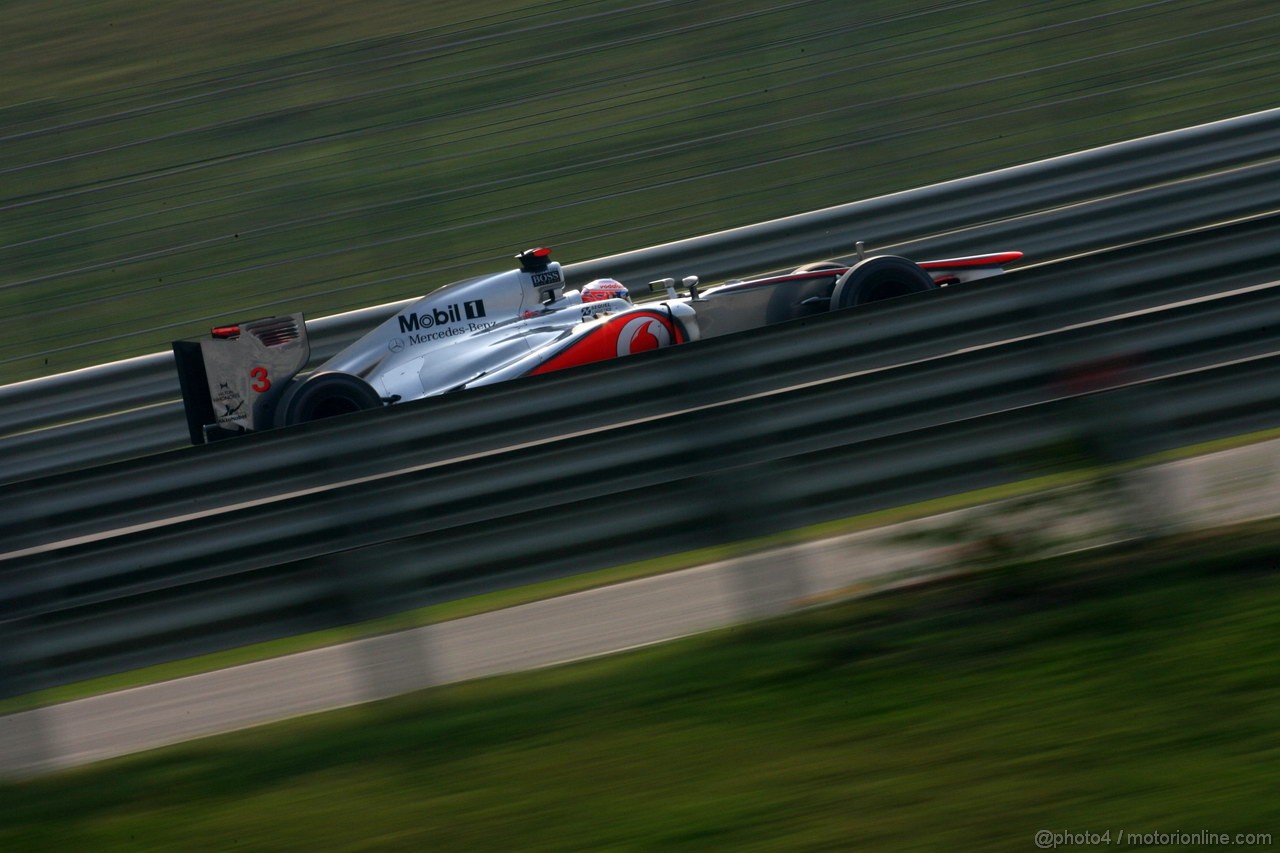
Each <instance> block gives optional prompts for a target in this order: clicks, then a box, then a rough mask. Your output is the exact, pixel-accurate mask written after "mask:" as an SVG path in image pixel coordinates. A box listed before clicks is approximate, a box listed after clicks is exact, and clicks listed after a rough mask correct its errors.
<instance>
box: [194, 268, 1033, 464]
mask: <svg viewBox="0 0 1280 853" xmlns="http://www.w3.org/2000/svg"><path fill="white" fill-rule="evenodd" d="M858 251H859V258H860V260H859V261H857V262H856V263H854V264H853V265H852V266H849V265H847V264H840V263H834V262H821V263H815V264H809V265H806V266H802V267H800V268H799V269H797V270H795V271H793V272H791V273H787V274H785V275H773V276H768V277H764V278H756V279H749V280H745V281H729V282H726V283H725V284H722V285H718V286H716V287H712V288H708V289H706V290H701V289H700V288H699V282H698V280H697V278H696V277H694V276H690V277H688V278H685V279H684V280H683V281H682V282H681V283H680V284H681V288H680V289H681V290H682V291H683V292H684V294H685V295H683V296H682V295H680V293H679V292H678V290H677V285H676V282H675V281H674V280H673V279H663V280H662V281H657V282H652V283H651V284H650V289H651V290H652V291H658V292H665V298H659V299H656V300H653V301H649V302H644V303H640V304H636V303H634V302H633V301H632V299H631V294H630V293H629V291H628V290H627V288H626V287H625V286H624V285H622V284H621V283H620V282H617V281H614V280H612V279H597V280H595V281H593V282H591V283H589V284H587V285H585V286H583V287H582V288H581V289H579V290H568V289H566V287H565V280H564V276H563V273H562V272H561V269H560V264H559V263H558V262H556V261H553V260H551V257H550V255H551V252H550V250H549V249H542V248H540V249H530V250H528V251H525V252H522V253H520V254H519V255H517V256H516V257H517V259H518V260H519V261H520V267H519V269H514V270H510V271H508V272H503V273H498V274H496V275H488V276H481V277H478V278H472V279H468V280H466V281H460V282H457V283H455V284H450V285H447V286H445V287H442V288H440V289H439V290H436V291H434V292H432V293H430V294H428V295H427V296H424V297H422V298H421V299H419V300H418V301H416V302H414V303H412V304H411V305H409V306H408V307H406V308H404V309H402V310H401V311H399V312H398V313H397V314H396V315H395V316H393V317H391V318H390V319H388V320H386V321H385V322H383V323H382V324H381V325H379V326H378V327H377V328H375V329H373V330H372V331H370V332H369V333H368V334H366V335H364V336H363V337H361V338H360V339H359V340H357V341H355V342H354V343H352V344H351V345H349V346H348V347H346V348H345V349H344V350H342V351H341V352H339V353H338V354H337V355H335V356H334V357H333V358H331V359H329V360H328V361H327V362H325V363H324V364H322V365H321V366H320V367H319V369H317V370H315V371H313V372H312V373H310V374H308V375H306V376H305V377H300V376H299V375H298V374H299V372H300V371H301V370H302V369H303V367H305V366H306V364H307V361H308V359H309V358H310V346H309V344H308V342H307V334H306V326H305V324H304V322H303V318H302V315H301V314H291V315H285V316H277V317H268V318H265V319H260V320H253V321H250V322H245V323H239V324H235V325H227V326H220V327H218V328H215V329H213V330H212V331H211V333H210V335H209V337H208V338H205V339H203V340H200V341H175V342H174V345H173V348H174V355H175V358H176V361H177V365H178V375H179V379H180V380H181V384H182V395H183V400H184V402H185V404H186V412H187V423H188V426H189V428H190V432H191V440H192V441H193V442H194V443H197V444H202V443H205V442H207V441H211V440H214V439H218V438H225V437H229V436H232V435H238V434H240V433H243V432H247V431H251V430H262V429H267V428H271V427H279V426H290V425H293V424H299V423H305V422H307V421H313V420H317V419H319V418H325V417H331V416H334V415H340V414H346V413H350V412H357V411H362V410H365V409H374V408H378V407H380V406H385V405H392V404H394V403H397V402H400V401H404V400H416V399H418V398H420V397H428V396H431V395H435V394H443V393H446V392H449V391H458V390H462V389H464V388H473V387H477V386H480V385H489V384H492V383H494V382H503V381H505V380H508V379H514V378H516V377H520V376H533V375H536V374H540V373H549V372H551V371H554V370H561V369H563V368H566V367H574V366H576V365H580V364H588V363H590V362H595V361H602V360H604V359H611V358H618V357H620V356H624V355H630V354H632V353H638V352H643V351H645V350H651V349H658V348H660V347H666V346H672V345H674V344H683V343H686V342H689V341H697V340H700V339H703V338H710V337H716V336H719V335H725V334H730V333H733V332H741V331H745V330H749V329H755V328H759V327H761V326H766V325H770V324H773V323H781V322H785V321H787V320H794V319H797V318H800V317H806V316H810V315H813V314H819V313H822V312H825V311H830V310H834V309H840V308H849V307H854V306H858V305H865V304H867V303H870V302H877V301H880V300H883V299H891V298H894V297H897V296H905V295H909V294H912V293H919V292H921V291H925V290H931V289H933V288H936V287H942V286H946V285H948V284H953V283H957V282H961V281H968V280H972V279H978V278H985V277H988V276H993V275H999V274H1000V273H1002V272H1003V271H1004V265H1005V264H1007V263H1010V262H1012V261H1016V260H1017V259H1019V258H1021V257H1022V253H1021V252H1001V253H998V254H990V255H978V256H972V257H964V258H950V259H947V260H940V261H926V262H921V263H915V262H913V261H909V260H907V259H906V258H901V257H897V256H894V255H880V256H876V257H862V254H863V253H862V248H861V244H859V247H858Z"/></svg>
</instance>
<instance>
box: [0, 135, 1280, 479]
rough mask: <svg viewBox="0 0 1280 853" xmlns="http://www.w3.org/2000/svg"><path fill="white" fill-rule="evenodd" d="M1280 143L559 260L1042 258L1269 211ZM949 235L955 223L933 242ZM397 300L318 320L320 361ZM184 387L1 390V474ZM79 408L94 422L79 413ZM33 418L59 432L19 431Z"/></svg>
mask: <svg viewBox="0 0 1280 853" xmlns="http://www.w3.org/2000/svg"><path fill="white" fill-rule="evenodd" d="M1278 146H1280V110H1269V111H1266V112H1261V113H1256V114H1253V115H1248V116H1243V117H1240V118H1236V119H1229V120H1226V121H1220V122H1214V123H1211V124H1206V125H1202V126H1198V127H1193V128H1188V129H1185V130H1180V131H1173V132H1170V133H1164V134H1158V135H1156V136H1151V137H1146V138H1143V139H1138V140H1132V141H1128V142H1122V143H1117V144H1115V145H1109V146H1104V147H1102V148H1097V149H1092V150H1090V151H1085V152H1080V153H1077V154H1071V155H1066V156H1063V157H1058V158H1054V159H1051V160H1047V161H1043V162H1038V163H1032V164H1027V165H1024V166H1017V167H1012V168H1009V169H1003V170H1000V171H997V172H991V173H988V174H985V175H979V176H976V177H971V178H965V179H961V180H956V181H949V182H946V183H942V184H937V185H934V186H929V187H923V188H920V189H916V190H909V191H906V192H902V193H895V194H892V195H888V196H883V197H880V198H876V199H871V200H868V201H862V202H855V203H852V204H847V205H841V206H838V207H833V208H828V209H826V210H820V211H813V212H810V213H805V214H799V215H796V216H791V217H786V218H783V219H778V220H774V221H771V222H766V223H761V224H758V225H752V226H746V227H743V228H737V229H732V230H729V231H724V232H720V233H717V234H711V235H706V236H703V237H697V238H692V239H689V240H682V241H677V242H674V243H669V244H665V245H662V246H657V247H652V248H649V249H642V250H638V251H634V252H627V253H623V254H619V255H613V256H609V257H606V258H600V259H597V260H593V261H588V262H584V263H578V264H570V265H567V266H566V268H565V269H566V273H567V275H568V276H569V277H570V279H571V280H580V281H586V280H588V279H590V278H594V277H597V276H599V275H605V274H607V275H612V276H614V277H619V278H622V279H624V280H629V281H648V280H651V279H654V278H659V277H662V276H664V275H669V274H681V275H683V274H687V273H689V272H697V273H698V274H700V275H702V276H703V277H704V278H707V279H713V278H717V277H722V276H725V275H731V274H744V273H748V272H752V271H759V270H764V269H769V268H774V267H778V266H781V265H784V264H789V263H796V262H801V261H807V260H813V259H815V258H819V257H826V256H839V255H841V254H845V253H847V252H848V251H849V249H850V245H851V243H852V241H853V240H854V239H855V238H856V239H862V240H865V241H867V242H868V243H869V244H872V245H876V246H889V245H892V246H899V247H912V250H913V251H916V250H918V251H920V252H926V251H928V252H933V251H936V252H939V253H945V254H950V253H953V252H960V253H962V252H965V251H971V250H976V249H975V248H974V247H975V246H977V248H983V247H984V246H988V245H989V244H990V245H994V242H993V241H1004V240H1009V241H1016V242H1018V243H1019V245H1018V246H1016V247H1015V248H1019V249H1021V250H1023V251H1029V253H1030V254H1032V255H1034V256H1038V257H1045V256H1048V255H1054V254H1065V253H1070V252H1076V251H1084V250H1088V249H1094V248H1100V247H1102V246H1104V245H1115V244H1116V243H1117V242H1123V241H1124V240H1131V239H1140V238H1142V237H1149V236H1152V235H1153V234H1156V233H1167V232H1168V231H1170V230H1174V229H1177V228H1182V227H1192V226H1195V225H1204V224H1207V223H1209V222H1212V221H1215V220H1216V219H1220V218H1222V217H1223V216H1225V215H1242V214H1247V213H1253V212H1258V211H1261V210H1263V209H1266V206H1267V205H1273V204H1274V198H1273V197H1271V194H1270V193H1269V191H1267V189H1266V188H1267V187H1268V186H1269V185H1272V184H1273V183H1274V181H1275V179H1276V177H1277V175H1276V172H1277V165H1276V163H1274V162H1272V160H1271V159H1269V158H1273V157H1274V152H1275V151H1276V150H1277V147H1278ZM1209 172H1217V173H1221V174H1206V173H1209ZM1181 182H1189V183H1186V184H1183V183H1181ZM1083 202H1092V204H1089V205H1085V206H1084V207H1076V205H1080V204H1081V203H1083ZM1157 212H1158V213H1157ZM1028 214H1034V215H1033V216H1030V217H1029V218H1027V219H1026V221H1011V219H1013V218H1016V217H1023V216H1027V215H1028ZM993 220H996V221H993ZM940 231H952V232H955V231H961V232H962V233H957V234H953V235H951V236H949V237H943V238H938V237H928V235H931V234H936V233H938V232H940ZM403 304H404V302H398V303H391V304H388V305H382V306H374V307H371V308H366V309H361V310H360V311H355V312H349V313H347V314H342V315H337V316H334V317H327V318H321V319H319V320H315V321H312V322H311V323H309V324H308V327H309V330H310V332H311V337H312V340H313V343H314V345H315V355H316V358H317V360H318V359H323V358H326V357H328V355H329V354H331V353H332V352H334V351H336V350H337V349H338V348H339V347H340V346H341V345H343V344H344V343H346V342H347V341H349V340H351V339H352V338H354V337H355V336H356V335H357V334H359V333H360V332H362V331H363V330H365V329H368V328H371V327H372V326H373V325H374V324H375V323H376V322H377V321H378V320H380V319H381V318H383V317H385V316H387V315H389V314H390V313H392V312H393V311H394V310H396V308H397V307H398V306H400V305H403ZM177 396H178V391H177V383H176V379H175V378H174V374H173V369H172V358H171V356H170V354H168V353H156V354H153V355H148V356H141V357H138V358H134V359H128V360H125V361H121V362H115V363H112V364H106V365H99V366H97V367H91V368H85V369H83V370H78V371H72V372H70V373H65V374H60V375H58V376H52V377H48V378H45V379H37V380H30V381H28V382H20V383H15V384H12V385H8V386H3V387H0V436H4V437H3V438H0V452H3V453H4V455H5V457H7V458H8V459H10V460H13V462H14V464H13V468H12V469H11V470H10V469H8V466H6V469H4V470H0V480H3V481H13V480H17V479H21V478H22V477H25V476H36V475H39V474H43V473H46V472H48V471H50V470H57V469H59V468H68V467H72V466H75V465H86V464H97V463H99V462H101V461H105V460H107V459H111V458H121V457H124V456H128V455H138V454H142V453H148V452H154V451H156V450H158V449H163V448H166V447H175V446H179V445H180V444H181V443H182V442H183V440H184V436H185V432H184V426H183V421H182V419H181V417H180V416H179V415H178V413H179V411H180V409H179V407H178V406H177V405H176V404H174V403H172V401H173V400H175V399H176V398H177ZM140 409H141V411H139V410H140ZM85 419H98V420H96V421H90V422H88V423H73V422H77V421H83V420H85ZM69 423H71V424H72V425H70V426H60V425H64V424H69ZM37 429H49V430H50V433H49V434H48V435H43V436H30V435H22V433H25V432H27V431H30V430H37Z"/></svg>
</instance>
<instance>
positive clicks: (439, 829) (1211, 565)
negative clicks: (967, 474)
mask: <svg viewBox="0 0 1280 853" xmlns="http://www.w3.org/2000/svg"><path fill="white" fill-rule="evenodd" d="M1278 555H1280V537H1277V535H1276V533H1275V531H1274V530H1269V529H1258V528H1241V529H1237V530H1235V531H1231V532H1230V533H1229V534H1228V535H1217V536H1204V535H1201V536H1190V537H1182V538H1179V539H1176V540H1171V541H1167V542H1164V543H1162V544H1159V545H1154V546H1148V547H1146V548H1145V549H1144V550H1133V549H1116V550H1112V551H1109V552H1107V553H1091V554H1089V555H1076V556H1074V557H1070V558H1060V559H1057V560H1054V561H1051V562H1047V563H1039V564H1031V565H1024V566H1019V567H1013V568H1010V569H1007V570H1004V571H1002V572H999V573H997V574H995V575H992V574H986V575H982V576H973V577H969V578H961V579H953V580H949V581H947V582H939V583H934V584H931V585H927V586H923V587H917V588H914V589H911V590H905V591H899V592H895V593H892V594H882V595H879V596H875V597H873V598H870V599H863V600H860V601H856V602H850V603H845V604H840V605H837V606H834V607H828V608H823V609H820V610H814V611H809V612H806V613H803V614H799V615H795V616H791V617H787V618H783V619H776V620H772V621H769V622H765V623H759V624H756V625H753V626H749V627H743V628H737V629H734V630H727V631H720V632H717V633H715V634H712V635H705V636H702V637H698V638H694V639H690V640H684V641H680V642H675V643H671V644H667V645H664V646H661V647H656V648H652V649H648V650H642V651H638V652H634V653H629V654H625V655H619V656H614V657H611V658H607V659H601V660H596V661H590V662H585V663H581V664H575V665H572V666H565V667H559V668H556V669H553V670H545V671H541V672H539V673H534V674H525V675H519V676H511V677H505V678H499V679H490V680H485V681H479V682H472V683H466V684H460V685H454V686H449V687H444V688H438V689H434V690H430V691H424V692H422V693H420V694H415V695H411V696H406V697H401V698H398V699H395V700H390V701H386V702H382V703H377V704H373V705H368V706H363V707H360V708H355V709H349V710H344V711H339V712H334V713H330V714H325V715H317V716H314V717H310V718H306V719H302V720H296V721H292V722H289V723H284V724H279V725H273V726H267V727H263V728H260V729H256V730H252V731H246V732H241V733H236V734H232V735H227V736H222V737H219V738H214V739H208V740H204V741H200V742H196V743H191V744H187V745H183V746H179V747H173V748H168V749H164V750H160V751H156V752H153V753H150V754H145V755H139V756H134V757H131V758H127V759H121V760H116V761H112V762H108V763H104V764H101V765H98V766H95V767H90V768H84V769H80V770H76V771H67V772H63V773H60V774H57V775H54V776H50V777H47V778H44V779H41V780H35V781H31V782H27V783H23V784H19V785H9V786H6V787H3V788H0V848H3V849H55V848H56V849H93V850H114V849H120V850H139V849H157V850H160V849H175V848H178V849H192V850H225V849H230V848H236V849H246V850H271V849H328V850H355V849H421V848H424V847H425V848H429V849H437V850H439V849H459V850H461V849H469V850H511V849H520V850H525V849H528V850H543V849H547V850H551V849H614V848H619V849H638V848H650V849H668V848H676V849H708V848H711V849H725V850H730V849H731V850H776V849H787V850H822V849H868V850H937V849H966V850H1027V849H1032V837H1033V834H1034V833H1035V832H1036V831H1037V830H1040V829H1049V830H1053V831H1059V832H1062V831H1071V832H1082V831H1094V832H1098V833H1102V832H1105V831H1107V830H1113V831H1114V830H1116V829H1123V830H1125V831H1128V832H1153V831H1164V832H1171V831H1177V830H1182V831H1192V830H1208V831H1215V832H1271V833H1273V834H1274V833H1276V832H1277V831H1278V830H1280V804H1278V802H1277V800H1276V798H1275V797H1274V796H1273V793H1274V790H1275V788H1276V785H1277V783H1280V760H1278V759H1280V748H1278V747H1277V746H1276V742H1275V731H1276V730H1277V727H1278V726H1280V682H1278V681H1277V680H1276V678H1275V673H1276V671H1277V666H1280V572H1277V556H1278Z"/></svg>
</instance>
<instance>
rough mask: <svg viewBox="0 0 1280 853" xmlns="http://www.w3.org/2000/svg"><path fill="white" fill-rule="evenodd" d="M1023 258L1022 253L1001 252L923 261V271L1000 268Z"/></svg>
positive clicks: (921, 266) (921, 265) (921, 264)
mask: <svg viewBox="0 0 1280 853" xmlns="http://www.w3.org/2000/svg"><path fill="white" fill-rule="evenodd" d="M1021 257H1022V253H1021V252H999V253H997V254H994V255H973V256H972V257H968V258H949V259H947V260H945V261H921V262H920V269H922V270H954V269H961V268H964V267H998V266H1003V265H1004V264H1011V263H1013V262H1014V261H1016V260H1018V259H1019V258H1021Z"/></svg>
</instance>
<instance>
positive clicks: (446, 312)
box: [396, 299, 484, 333]
mask: <svg viewBox="0 0 1280 853" xmlns="http://www.w3.org/2000/svg"><path fill="white" fill-rule="evenodd" d="M482 317H484V300H483V299H474V300H472V301H470V302H455V303H453V304H452V305H441V306H439V307H438V308H432V309H431V310H430V311H422V312H418V311H413V312H411V313H409V314H401V315H400V316H399V317H397V318H396V319H398V320H399V321H400V331H401V332H402V333H408V332H417V331H420V330H422V329H430V328H431V327H432V326H447V325H450V324H453V323H461V322H463V321H464V320H479V319H480V318H482Z"/></svg>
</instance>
